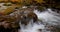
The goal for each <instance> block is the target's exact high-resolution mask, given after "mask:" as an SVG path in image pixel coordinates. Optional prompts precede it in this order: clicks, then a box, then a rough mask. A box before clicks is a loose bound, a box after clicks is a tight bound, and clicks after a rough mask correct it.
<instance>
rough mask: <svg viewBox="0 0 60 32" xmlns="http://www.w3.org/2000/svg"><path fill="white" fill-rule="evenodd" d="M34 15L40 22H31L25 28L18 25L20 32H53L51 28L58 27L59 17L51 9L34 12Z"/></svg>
mask: <svg viewBox="0 0 60 32" xmlns="http://www.w3.org/2000/svg"><path fill="white" fill-rule="evenodd" d="M34 13H35V14H36V15H37V16H38V19H39V20H41V21H42V22H41V21H38V22H37V23H33V20H32V21H30V22H29V24H28V25H26V26H24V25H23V24H20V26H21V30H20V32H54V31H55V30H54V28H53V27H51V26H54V27H55V26H56V27H60V15H59V14H58V13H56V12H53V11H52V10H51V9H46V11H43V12H40V11H38V10H34ZM49 27H50V28H49ZM51 29H53V30H54V31H51ZM55 32H56V31H55Z"/></svg>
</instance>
